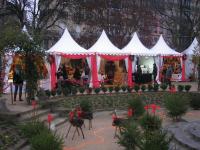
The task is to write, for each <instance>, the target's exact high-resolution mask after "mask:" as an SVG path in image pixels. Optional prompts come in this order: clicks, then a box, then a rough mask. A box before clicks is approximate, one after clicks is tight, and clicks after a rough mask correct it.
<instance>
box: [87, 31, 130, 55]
mask: <svg viewBox="0 0 200 150" xmlns="http://www.w3.org/2000/svg"><path fill="white" fill-rule="evenodd" d="M88 51H90V52H93V53H97V54H102V55H128V53H125V52H123V51H122V50H120V49H119V48H117V47H116V46H115V45H113V44H112V42H111V41H110V40H109V38H108V36H107V35H106V33H105V31H104V30H103V31H102V33H101V36H100V37H99V39H98V40H97V41H96V43H95V44H94V45H93V46H92V47H91V48H89V50H88Z"/></svg>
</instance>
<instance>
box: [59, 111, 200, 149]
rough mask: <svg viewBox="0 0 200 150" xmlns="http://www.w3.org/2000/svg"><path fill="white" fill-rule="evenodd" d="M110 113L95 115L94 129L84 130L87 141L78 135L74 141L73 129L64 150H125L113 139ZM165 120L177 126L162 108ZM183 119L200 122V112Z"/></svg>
mask: <svg viewBox="0 0 200 150" xmlns="http://www.w3.org/2000/svg"><path fill="white" fill-rule="evenodd" d="M117 112H118V114H119V115H120V116H124V115H126V112H125V111H117ZM111 113H112V112H110V111H104V112H97V113H95V114H94V116H95V117H94V118H95V119H94V120H93V128H92V129H91V130H88V128H84V129H83V131H84V134H85V137H86V138H85V139H83V138H82V136H78V134H77V133H76V135H75V139H74V140H72V136H73V132H74V128H73V129H71V131H70V134H69V136H68V138H67V139H66V138H64V139H65V143H64V145H65V147H64V150H124V149H123V147H121V146H120V145H118V144H117V139H116V138H113V136H114V131H115V128H114V127H112V119H111ZM157 115H159V116H160V118H162V120H163V126H164V127H165V126H168V125H169V124H175V123H176V122H172V120H171V119H170V118H169V117H167V115H166V113H165V110H164V109H163V108H162V109H161V110H159V111H158V112H157ZM183 118H184V119H185V120H186V121H196V120H200V111H194V110H192V111H189V112H187V113H186V114H185V115H184V116H183ZM68 127H69V123H65V124H64V125H62V126H61V127H60V128H59V129H58V134H59V135H61V136H65V135H66V133H67V130H68ZM86 127H88V122H86Z"/></svg>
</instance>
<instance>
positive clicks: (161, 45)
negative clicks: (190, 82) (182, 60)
mask: <svg viewBox="0 0 200 150" xmlns="http://www.w3.org/2000/svg"><path fill="white" fill-rule="evenodd" d="M150 50H151V51H152V52H153V53H155V55H156V56H157V57H156V58H155V63H156V66H157V68H158V69H157V70H158V72H157V77H156V80H157V82H158V83H160V81H159V74H160V68H161V67H162V65H163V59H162V57H160V56H177V57H178V56H179V57H180V56H182V54H181V53H178V52H176V51H175V50H174V49H172V48H170V47H169V46H168V45H167V43H166V42H165V40H164V38H163V36H162V35H160V38H159V40H158V42H157V43H156V44H155V45H154V46H153V47H152V48H151V49H150ZM181 78H182V76H178V77H177V80H181Z"/></svg>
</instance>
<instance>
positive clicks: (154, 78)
mask: <svg viewBox="0 0 200 150" xmlns="http://www.w3.org/2000/svg"><path fill="white" fill-rule="evenodd" d="M157 71H158V70H157V66H156V64H155V63H154V64H153V80H154V83H157V82H156V77H157Z"/></svg>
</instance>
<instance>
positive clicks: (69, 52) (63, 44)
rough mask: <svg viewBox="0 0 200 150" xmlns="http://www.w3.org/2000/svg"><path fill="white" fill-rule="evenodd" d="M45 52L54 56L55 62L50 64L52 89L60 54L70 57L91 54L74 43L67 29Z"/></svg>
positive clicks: (74, 57)
mask: <svg viewBox="0 0 200 150" xmlns="http://www.w3.org/2000/svg"><path fill="white" fill-rule="evenodd" d="M47 53H49V54H51V55H54V57H55V63H53V65H51V79H50V81H51V89H54V87H55V85H56V72H57V70H58V68H59V66H60V62H61V57H62V56H63V57H66V58H71V59H81V58H86V57H87V56H88V55H90V54H91V52H89V51H87V50H86V49H84V48H83V47H81V46H80V45H79V44H77V43H76V41H75V40H74V39H73V38H72V36H71V35H70V33H69V31H68V30H67V29H65V31H64V33H63V35H62V37H61V38H60V40H59V41H58V42H57V43H56V44H55V45H54V46H53V47H51V48H50V49H49V50H48V51H47Z"/></svg>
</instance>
